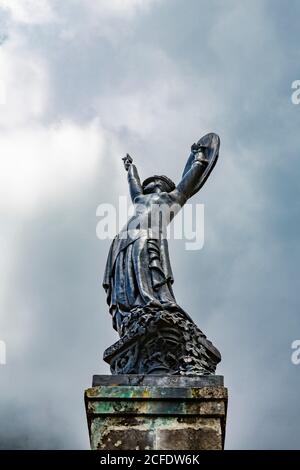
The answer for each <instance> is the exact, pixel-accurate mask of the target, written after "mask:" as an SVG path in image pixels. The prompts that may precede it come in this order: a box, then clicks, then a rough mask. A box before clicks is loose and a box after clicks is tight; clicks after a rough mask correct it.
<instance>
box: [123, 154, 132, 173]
mask: <svg viewBox="0 0 300 470" xmlns="http://www.w3.org/2000/svg"><path fill="white" fill-rule="evenodd" d="M122 160H123V162H124V168H125V170H126V171H128V170H129V167H130V166H131V165H132V162H133V159H132V158H131V156H130V155H129V153H126V157H123V158H122Z"/></svg>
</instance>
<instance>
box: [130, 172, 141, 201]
mask: <svg viewBox="0 0 300 470" xmlns="http://www.w3.org/2000/svg"><path fill="white" fill-rule="evenodd" d="M127 178H128V184H129V190H130V196H131V199H132V201H134V199H135V198H136V196H139V195H140V194H143V188H142V185H141V181H140V177H139V174H138V171H137V168H136V166H135V165H133V164H132V165H130V167H129V169H128V173H127Z"/></svg>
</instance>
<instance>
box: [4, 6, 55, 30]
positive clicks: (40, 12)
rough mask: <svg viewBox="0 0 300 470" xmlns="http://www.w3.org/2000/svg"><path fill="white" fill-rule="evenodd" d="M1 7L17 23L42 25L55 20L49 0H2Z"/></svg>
mask: <svg viewBox="0 0 300 470" xmlns="http://www.w3.org/2000/svg"><path fill="white" fill-rule="evenodd" d="M0 7H2V8H4V9H6V10H8V11H9V12H10V14H11V16H12V19H13V20H14V21H15V22H17V23H27V24H41V23H48V22H51V21H53V20H54V19H55V15H54V12H53V9H52V7H51V4H50V1H49V0H0Z"/></svg>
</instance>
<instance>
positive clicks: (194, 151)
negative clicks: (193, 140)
mask: <svg viewBox="0 0 300 470" xmlns="http://www.w3.org/2000/svg"><path fill="white" fill-rule="evenodd" d="M219 146H220V140H219V137H218V136H217V135H216V134H213V133H211V134H207V135H206V136H204V137H202V139H200V140H199V141H198V143H197V144H193V145H192V147H191V154H190V156H189V158H188V161H187V164H186V166H185V169H184V172H183V176H182V179H181V181H180V183H179V184H178V185H177V186H176V185H175V184H174V183H173V182H172V181H171V180H170V179H169V178H168V177H166V176H158V175H155V176H153V177H150V178H147V179H146V180H145V181H144V182H143V184H142V183H141V182H140V178H139V174H138V171H137V168H136V166H135V165H134V164H133V160H132V158H131V157H130V156H129V155H127V156H126V157H125V158H124V159H123V160H124V166H125V169H126V171H127V172H128V183H129V189H130V194H131V198H132V202H133V204H134V208H135V213H134V215H133V216H132V217H131V218H130V220H129V221H128V223H127V224H126V226H125V227H124V228H123V229H122V231H121V232H120V233H119V234H118V235H117V236H116V237H115V238H114V240H113V242H112V244H111V248H110V251H109V255H108V259H107V264H106V269H105V274H104V281H103V287H104V289H105V291H106V294H107V303H108V305H109V311H110V313H111V315H112V321H113V327H114V328H115V329H116V330H117V331H118V333H119V336H120V340H119V341H117V342H116V343H115V344H114V345H112V346H111V347H110V348H108V349H107V350H106V351H105V352H104V360H105V361H106V362H108V363H109V364H110V366H111V372H112V374H174V375H177V374H179V375H195V374H199V375H205V374H208V375H209V374H214V372H215V369H216V366H217V364H218V363H219V362H220V360H221V355H220V353H219V351H218V350H217V349H216V348H215V347H214V346H213V345H212V343H211V342H210V341H208V340H207V338H206V336H205V335H204V333H203V332H202V331H201V330H200V329H199V328H198V327H197V326H196V325H195V323H194V322H193V320H192V319H191V318H190V316H189V315H188V314H187V313H186V312H185V311H184V310H183V309H182V308H181V307H180V306H179V305H178V304H177V302H176V299H175V296H174V292H173V289H172V284H173V282H174V279H173V274H172V269H171V264H170V259H169V252H168V242H167V239H166V228H167V225H168V224H169V223H170V222H171V221H172V219H173V218H174V216H175V215H176V214H177V213H178V211H179V210H180V209H181V208H182V207H183V206H184V204H185V203H186V202H187V200H188V199H189V198H190V197H191V196H193V195H194V194H195V193H196V192H197V191H199V189H200V188H201V187H202V186H203V184H204V183H205V182H206V180H207V178H208V177H209V175H210V173H211V171H212V169H213V167H214V165H215V164H216V161H217V158H218V155H219Z"/></svg>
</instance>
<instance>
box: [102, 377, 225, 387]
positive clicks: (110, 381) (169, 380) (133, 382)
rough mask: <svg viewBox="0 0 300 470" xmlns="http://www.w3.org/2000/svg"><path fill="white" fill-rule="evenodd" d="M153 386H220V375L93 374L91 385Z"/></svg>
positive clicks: (222, 379)
mask: <svg viewBox="0 0 300 470" xmlns="http://www.w3.org/2000/svg"><path fill="white" fill-rule="evenodd" d="M118 385H129V386H155V387H198V388H199V387H222V386H223V385H224V377H223V376H222V375H194V376H181V375H142V374H139V375H136V374H128V375H127V374H123V375H94V376H93V387H98V386H102V387H105V386H106V387H107V386H118Z"/></svg>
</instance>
